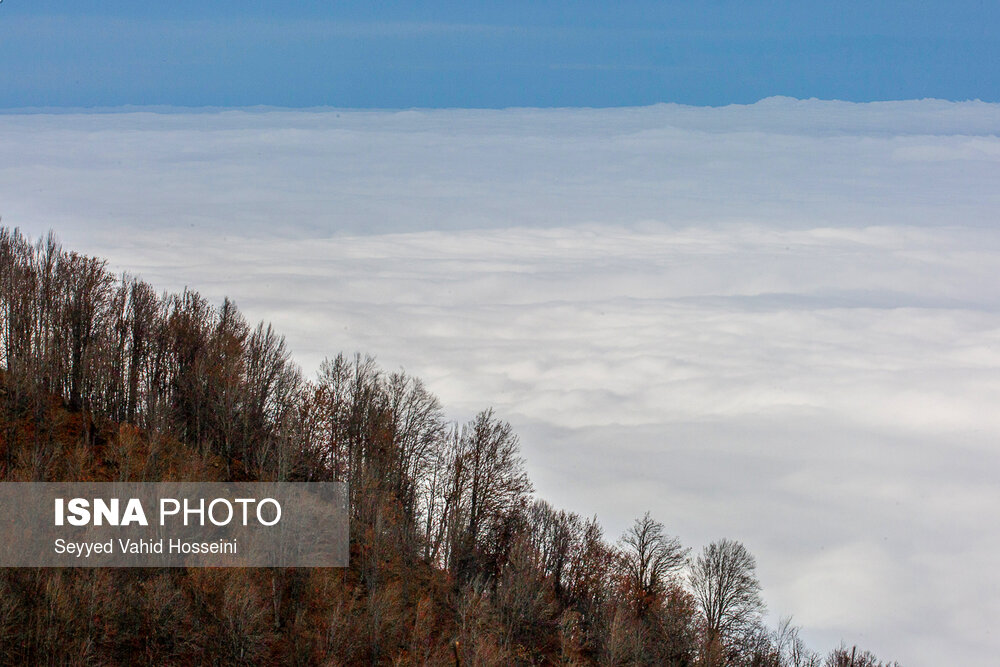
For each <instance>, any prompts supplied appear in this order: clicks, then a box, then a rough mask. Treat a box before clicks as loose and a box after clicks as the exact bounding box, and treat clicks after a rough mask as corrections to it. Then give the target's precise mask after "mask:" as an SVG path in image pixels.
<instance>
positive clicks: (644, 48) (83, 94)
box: [0, 0, 1000, 108]
mask: <svg viewBox="0 0 1000 667" xmlns="http://www.w3.org/2000/svg"><path fill="white" fill-rule="evenodd" d="M998 61H1000V5H998V4H997V3H995V2H990V1H988V0H952V1H949V2H927V1H919V0H918V1H914V0H890V1H887V2H870V1H869V0H843V1H842V2H836V3H826V2H822V3H821V2H801V1H792V0H763V1H754V2H746V1H743V0H740V1H737V0H712V1H710V2H697V3H692V2H659V1H655V2H654V1H645V0H639V1H628V0H625V1H623V2H615V3H609V2H595V1H593V0H581V1H575V2H544V3H539V2H530V1H527V0H514V1H512V2H503V3H496V2H489V3H486V2H459V1H455V2H441V1H437V2H422V3H398V2H385V1H381V2H367V1H366V2H326V1H323V2H320V1H319V0H315V1H298V2H296V1H288V2H263V1H261V0H240V1H239V2H237V1H234V0H221V1H216V2H204V0H200V1H197V2H196V1H194V0H174V1H171V2H134V0H105V1H94V0H92V1H89V2H79V1H71V0H5V1H4V2H2V3H0V108H24V107H113V106H121V105H142V106H149V105H169V106H187V107H192V106H193V107H203V106H224V107H231V106H254V105H266V106H281V107H297V108H301V107H312V106H333V107H339V108H347V107H351V108H411V107H431V108H443V107H476V108H481V107H486V108H504V107H512V106H531V107H562V106H572V107H580V106H590V107H609V106H612V107H618V106H636V105H649V104H655V103H658V102H675V103H681V104H694V105H723V104H732V103H737V104H746V103H752V102H755V101H757V100H760V99H762V98H765V97H771V96H776V95H786V96H791V97H796V98H810V97H816V98H820V99H841V100H849V101H873V100H894V99H919V98H925V97H933V98H941V99H948V100H966V99H981V100H985V101H992V102H996V101H1000V68H997V67H996V66H995V63H996V62H998Z"/></svg>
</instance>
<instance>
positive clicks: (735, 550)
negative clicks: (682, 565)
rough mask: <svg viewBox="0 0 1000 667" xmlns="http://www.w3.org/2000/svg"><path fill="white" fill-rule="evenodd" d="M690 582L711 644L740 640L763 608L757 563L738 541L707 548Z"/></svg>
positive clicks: (695, 565) (701, 555)
mask: <svg viewBox="0 0 1000 667" xmlns="http://www.w3.org/2000/svg"><path fill="white" fill-rule="evenodd" d="M690 583H691V588H692V590H693V591H694V595H695V599H696V600H697V602H698V606H699V608H700V609H701V612H702V614H703V615H704V620H705V626H706V633H707V636H706V640H707V642H708V644H710V645H711V644H713V643H715V642H720V643H725V642H727V641H729V640H732V639H738V638H739V637H740V636H741V635H742V634H743V633H744V632H746V631H748V630H750V629H752V628H753V627H754V626H755V625H756V623H757V621H758V620H759V619H760V616H761V614H762V613H763V611H764V601H763V600H762V599H761V597H760V582H759V581H758V580H757V562H756V560H755V559H754V557H753V556H752V555H751V554H750V552H749V551H747V549H746V547H744V546H743V545H742V544H741V543H739V542H736V541H733V540H726V539H724V540H720V541H718V542H713V543H712V544H709V545H708V546H707V547H705V548H704V549H703V550H702V552H701V554H700V555H699V556H698V558H697V559H695V562H694V565H693V567H692V568H691V576H690Z"/></svg>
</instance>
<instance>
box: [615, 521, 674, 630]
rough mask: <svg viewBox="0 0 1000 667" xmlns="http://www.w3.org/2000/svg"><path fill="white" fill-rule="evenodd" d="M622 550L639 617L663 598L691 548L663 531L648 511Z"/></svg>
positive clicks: (625, 539) (627, 534)
mask: <svg viewBox="0 0 1000 667" xmlns="http://www.w3.org/2000/svg"><path fill="white" fill-rule="evenodd" d="M619 548H620V553H621V562H622V567H623V569H624V571H625V576H626V579H627V583H628V588H629V590H630V592H631V594H632V595H634V596H635V603H636V607H637V610H638V612H639V615H640V616H644V615H645V613H646V611H647V610H648V609H649V608H650V606H652V605H653V604H654V603H655V602H657V601H658V600H659V599H660V598H662V597H663V594H664V593H665V591H666V589H667V584H668V583H669V580H670V576H671V575H672V574H673V573H674V572H676V571H677V570H679V569H680V568H681V567H682V566H683V565H684V562H685V561H686V560H687V554H688V549H685V548H684V547H682V546H681V543H680V540H678V539H677V538H676V537H671V536H669V535H667V534H666V533H664V532H663V524H662V523H660V522H659V521H656V520H654V519H653V518H652V517H651V516H650V515H649V512H646V514H645V515H644V516H643V517H642V518H641V519H636V520H635V523H634V524H632V527H631V528H629V529H628V530H627V531H626V532H625V534H624V535H623V536H622V538H621V542H620V546H619Z"/></svg>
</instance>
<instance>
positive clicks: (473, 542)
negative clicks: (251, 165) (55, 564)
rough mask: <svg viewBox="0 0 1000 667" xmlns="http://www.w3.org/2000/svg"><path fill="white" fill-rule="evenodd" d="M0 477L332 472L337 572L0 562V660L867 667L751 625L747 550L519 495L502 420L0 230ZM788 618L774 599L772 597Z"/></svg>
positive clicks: (869, 659)
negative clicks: (341, 537)
mask: <svg viewBox="0 0 1000 667" xmlns="http://www.w3.org/2000/svg"><path fill="white" fill-rule="evenodd" d="M0 355H2V359H0V362H2V363H0V478H2V479H3V480H4V481H85V480H86V481H112V480H132V481H159V480H186V481H225V480H265V481H348V482H350V493H351V496H350V510H351V564H350V567H348V568H345V569H95V570H90V569H27V568H24V569H6V570H3V571H2V575H0V660H2V661H3V662H4V663H6V664H52V665H63V664H75V665H85V664H86V665H89V664H94V665H105V664H134V663H136V662H139V663H155V664H184V665H186V664H297V665H309V664H329V665H354V664H366V665H382V664H387V665H388V664H393V665H425V664H426V665H453V664H461V665H506V664H519V665H533V664H535V665H537V664H566V665H584V664H601V665H701V666H706V667H707V666H710V665H711V666H716V665H720V666H721V665H759V666H762V667H763V666H775V667H777V666H792V665H795V666H798V665H830V666H837V667H840V666H845V667H846V666H848V665H856V666H866V667H871V666H875V665H882V664H883V663H881V662H879V661H878V660H877V659H876V658H875V657H874V656H873V655H871V654H870V653H868V652H865V651H862V650H860V649H856V648H854V647H848V648H843V647H842V648H840V649H836V650H834V651H833V652H831V653H830V654H829V655H826V656H820V655H818V654H815V653H813V652H811V651H810V650H808V649H807V648H806V647H805V646H804V645H803V642H802V641H801V640H800V639H799V636H798V632H797V630H796V629H795V628H794V627H793V626H792V625H791V624H790V623H787V622H786V623H782V624H781V625H780V627H778V628H769V627H767V626H766V625H765V622H764V603H763V598H762V594H761V590H760V585H759V583H758V580H757V577H756V573H755V570H756V564H755V561H754V558H753V556H752V555H751V554H750V553H749V552H748V551H747V550H746V549H745V548H744V546H743V545H742V544H740V543H738V542H734V541H730V540H725V539H721V540H719V541H717V542H714V543H712V544H710V545H707V546H705V547H704V548H702V549H700V550H696V551H692V550H690V549H689V548H688V547H685V546H684V545H682V544H681V543H680V542H679V541H678V540H677V539H676V538H674V537H672V536H671V535H670V534H669V532H668V531H667V530H666V528H665V527H664V526H663V525H662V524H660V523H659V522H658V521H656V520H655V518H653V517H651V516H649V515H648V514H647V515H644V516H642V517H640V518H638V519H637V520H636V521H635V523H634V525H633V526H632V528H631V529H630V530H628V531H627V532H626V533H625V534H624V535H623V536H621V537H620V538H618V537H617V536H606V535H604V533H603V531H602V529H601V526H600V525H599V523H598V522H597V520H596V519H588V518H584V517H580V516H578V515H576V514H573V513H572V512H569V511H564V510H560V509H557V508H554V507H552V506H551V505H549V504H548V503H546V502H545V501H544V500H542V499H539V498H537V497H536V496H535V495H534V492H533V488H532V484H531V481H530V480H529V479H528V476H527V474H526V473H525V467H524V461H523V459H522V458H521V455H520V450H519V444H518V438H517V436H516V434H515V433H514V432H513V430H512V428H511V426H510V424H508V423H507V422H505V421H504V420H503V419H502V417H501V416H499V415H497V414H495V413H494V412H493V411H492V410H490V409H484V410H483V411H482V412H480V413H479V414H478V415H477V416H476V417H475V418H474V419H473V420H471V421H470V422H469V423H467V424H461V425H460V424H455V423H452V422H451V421H449V420H448V418H447V416H446V414H445V412H444V410H443V408H442V406H441V405H440V404H439V402H438V400H437V398H435V397H434V395H433V394H431V393H430V392H429V391H428V390H427V389H426V388H425V387H424V386H423V384H422V383H421V382H420V380H419V379H417V378H413V377H410V376H407V375H406V374H404V373H401V372H388V371H385V370H383V369H381V368H379V367H378V365H377V364H376V363H375V361H374V360H373V359H372V358H370V357H365V356H352V357H348V356H344V355H337V356H334V357H332V358H330V359H329V360H328V361H326V362H325V363H323V365H322V367H321V368H320V369H319V372H318V373H317V374H316V376H315V378H314V379H311V380H310V379H307V378H305V377H303V375H302V373H301V372H300V370H299V369H298V368H297V367H296V366H295V364H294V363H293V362H292V361H291V356H290V353H289V350H288V349H287V348H286V346H285V342H284V339H283V338H282V337H281V336H280V335H279V334H278V333H277V332H275V331H274V330H273V329H272V327H271V326H270V325H267V324H257V325H251V324H248V323H247V322H246V321H245V320H244V318H243V317H242V316H241V315H240V313H239V311H238V310H237V309H236V306H235V305H234V304H233V303H231V302H229V301H228V300H227V301H224V302H223V303H222V304H220V305H218V306H213V305H211V304H209V303H208V302H207V301H206V300H205V299H204V298H202V297H201V296H200V295H199V294H198V293H197V292H195V291H192V290H185V291H184V292H183V293H181V294H159V293H157V292H156V291H155V290H154V288H153V287H152V286H150V285H148V284H146V283H144V282H143V281H141V280H138V279H136V278H134V277H131V276H128V275H123V276H116V275H114V274H112V273H111V272H110V271H109V270H108V268H107V266H106V264H105V263H104V262H103V261H101V260H99V259H96V258H91V257H86V256H82V255H79V254H76V253H73V252H67V251H64V250H63V249H62V248H61V247H60V245H59V243H58V242H57V241H56V239H55V237H54V236H52V235H50V236H49V237H48V238H45V239H42V240H41V241H38V242H34V241H32V240H30V239H27V238H25V237H24V236H23V235H22V234H20V233H19V232H17V231H11V230H0ZM790 611H794V610H790Z"/></svg>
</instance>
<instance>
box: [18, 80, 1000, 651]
mask: <svg viewBox="0 0 1000 667" xmlns="http://www.w3.org/2000/svg"><path fill="white" fill-rule="evenodd" d="M998 129H1000V106H997V105H989V104H982V103H974V102H973V103H961V104H954V103H944V102H938V101H920V102H900V103H879V104H866V105H856V104H846V103H839V102H821V101H815V100H811V101H798V100H790V99H770V100H765V101H762V102H760V103H758V104H756V105H752V106H734V107H725V108H719V109H694V108H688V107H679V106H658V107H651V108H644V109H613V110H551V111H542V110H510V111H504V112H493V111H412V112H400V113H380V112H345V111H335V110H325V111H316V112H281V111H269V112H263V111H261V112H253V111H225V112H213V113H195V112H174V113H167V114H154V113H148V112H143V113H128V114H75V115H74V114H68V115H7V116H0V142H2V144H3V145H4V146H5V151H4V159H3V161H2V163H0V207H2V210H0V214H2V215H3V216H4V223H5V224H10V225H20V226H22V227H23V228H25V229H27V230H28V231H29V232H31V233H33V234H38V233H41V232H43V231H45V230H46V229H47V228H48V227H50V226H51V227H53V228H55V229H56V230H57V231H58V232H59V233H60V234H61V236H62V237H63V239H64V241H65V242H66V244H67V245H68V246H71V247H73V248H75V249H79V250H83V251H86V252H90V253H94V254H100V255H102V256H106V257H108V258H109V259H110V260H111V262H112V265H113V266H114V267H115V268H116V269H120V270H129V271H133V272H139V273H141V274H142V275H143V276H144V277H145V278H146V279H148V280H150V281H152V282H153V283H154V284H155V285H156V286H158V287H160V288H165V289H178V288H181V287H183V286H184V285H191V286H194V287H196V288H198V289H200V290H201V291H202V292H203V293H205V294H206V295H208V296H210V297H211V298H213V299H215V300H219V299H221V297H222V296H223V295H229V296H231V297H233V298H234V299H235V300H236V301H237V303H238V304H239V305H240V306H241V308H242V309H243V310H244V311H245V312H246V313H247V314H248V316H250V317H252V318H255V319H256V318H264V319H268V320H271V321H273V322H274V323H275V324H276V325H277V326H278V328H279V329H280V330H282V331H283V332H285V333H286V334H287V335H288V338H289V342H290V345H291V347H292V349H293V350H295V352H296V357H297V359H298V361H299V362H300V363H301V364H302V365H303V366H304V367H305V368H306V369H307V371H310V372H311V371H312V370H313V369H315V367H316V366H317V364H318V362H319V361H320V360H321V359H322V357H323V356H324V355H328V354H333V353H336V352H337V351H339V350H346V351H353V350H360V351H366V352H371V353H374V354H376V355H378V357H379V358H380V360H381V361H382V363H383V364H384V365H386V366H388V367H391V368H395V367H399V366H402V367H405V368H406V369H407V370H408V371H410V372H412V373H414V374H416V375H418V376H420V377H422V378H424V379H425V380H426V381H427V383H428V385H429V386H430V388H431V389H432V390H433V391H435V392H436V393H437V394H438V395H439V396H440V397H441V398H442V400H443V402H444V403H445V405H447V406H448V407H449V410H450V412H451V414H452V415H454V416H455V417H456V418H459V419H464V418H467V417H468V416H471V415H472V414H473V413H474V412H475V411H477V410H478V409H480V408H482V407H485V406H487V405H495V406H497V408H498V410H499V412H500V413H501V414H502V415H504V416H505V417H506V418H508V419H510V420H511V421H512V422H513V423H514V425H515V427H516V428H517V430H518V432H519V433H520V434H521V436H522V441H523V448H524V452H525V455H526V456H527V459H528V465H529V469H530V471H531V473H532V476H533V478H534V479H535V481H536V485H537V487H538V489H539V491H540V492H541V493H542V495H544V496H546V497H549V498H550V499H552V500H554V501H555V502H557V503H558V504H560V505H563V506H566V507H568V508H571V509H574V510H577V511H579V512H581V513H583V514H588V515H589V514H593V513H597V514H598V515H599V517H600V518H601V519H602V522H603V523H604V525H605V526H606V527H607V528H608V531H609V533H610V535H611V536H612V537H614V536H615V535H617V534H618V533H619V532H620V531H621V530H622V529H624V527H625V526H627V525H628V523H629V522H630V521H631V519H632V518H633V517H635V516H637V515H641V514H642V513H643V512H644V511H645V510H646V509H650V510H652V511H653V513H654V515H655V516H657V517H658V518H660V519H661V520H663V521H665V522H666V523H667V525H668V527H669V529H670V530H671V531H674V532H676V533H677V534H678V535H680V536H681V537H682V539H683V540H684V541H685V542H686V543H687V544H689V545H692V546H695V547H698V546H699V545H701V544H705V543H707V542H708V541H710V540H712V539H716V538H719V537H722V536H728V537H733V538H736V539H741V540H743V541H745V542H746V543H747V545H748V547H749V548H750V549H751V550H752V551H753V552H754V553H755V554H756V555H757V557H758V562H759V565H760V573H761V577H762V580H763V583H764V585H765V595H766V597H767V599H768V602H769V607H770V609H771V612H772V614H774V615H775V616H778V615H786V614H793V615H795V617H796V620H797V621H798V622H800V623H802V624H804V625H805V627H806V636H807V637H808V638H809V639H810V640H811V641H812V642H813V643H814V645H816V646H817V647H818V648H829V647H830V646H832V645H835V644H837V643H839V641H840V639H841V638H844V639H846V640H848V641H858V642H859V643H861V644H864V645H865V646H867V647H870V648H872V649H873V650H876V651H877V652H879V653H880V654H884V655H885V656H889V657H893V658H897V659H900V660H902V661H903V662H905V663H906V664H908V665H921V664H926V665H932V664H942V663H949V662H956V661H958V662H961V663H962V664H989V662H990V661H991V660H992V658H993V656H994V655H995V653H996V651H997V649H998V648H1000V644H998V640H997V639H996V638H995V637H993V636H991V635H990V629H991V628H992V627H995V626H996V625H997V624H998V623H1000V607H998V606H997V605H996V604H994V603H993V602H992V601H991V600H990V596H989V595H985V594H983V591H990V590H995V589H996V588H997V586H998V585H1000V574H998V573H997V570H996V568H995V567H994V566H993V560H995V557H994V554H996V553H997V551H998V549H1000V531H998V530H997V528H998V527H1000V526H998V525H997V519H996V517H995V509H996V507H997V506H998V502H1000V497H998V492H997V490H996V482H995V478H994V477H995V475H994V474H993V471H995V470H997V464H998V463H1000V461H998V457H1000V452H998V450H997V448H996V442H997V436H998V435H1000V417H998V416H997V410H996V405H998V404H1000V372H998V371H1000V352H998V350H1000V285H998V283H997V281H996V280H995V277H996V275H997V270H998V269H1000V232H998V230H997V229H996V225H995V217H996V210H998V208H997V204H998V203H1000V202H998V191H997V189H996V187H995V184H996V182H998V177H1000V139H998V138H997V134H998Z"/></svg>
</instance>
